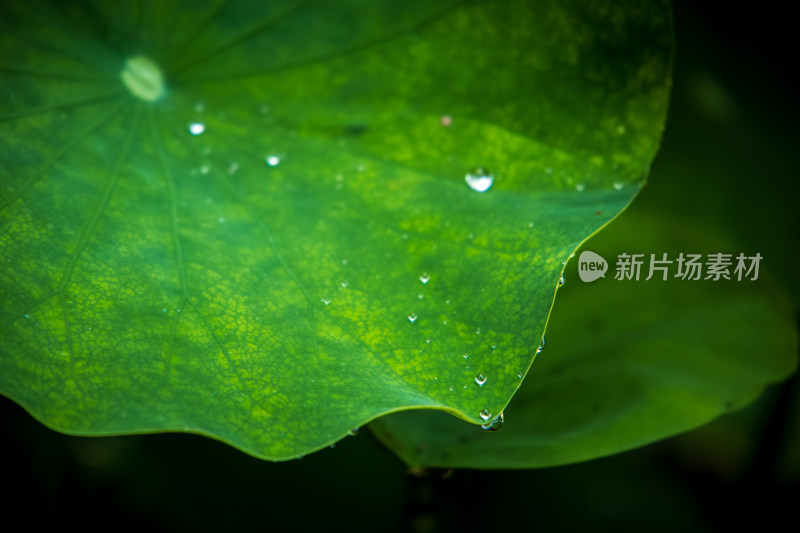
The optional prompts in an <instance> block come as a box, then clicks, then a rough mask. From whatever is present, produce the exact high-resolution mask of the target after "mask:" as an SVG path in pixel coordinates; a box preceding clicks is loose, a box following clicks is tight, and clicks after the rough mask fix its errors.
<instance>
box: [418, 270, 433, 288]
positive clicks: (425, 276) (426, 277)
mask: <svg viewBox="0 0 800 533" xmlns="http://www.w3.org/2000/svg"><path fill="white" fill-rule="evenodd" d="M430 280H431V277H430V276H429V275H428V273H427V272H426V273H424V274H422V275H421V276H420V277H419V281H420V283H422V284H423V285H425V284H426V283H428V282H429V281H430Z"/></svg>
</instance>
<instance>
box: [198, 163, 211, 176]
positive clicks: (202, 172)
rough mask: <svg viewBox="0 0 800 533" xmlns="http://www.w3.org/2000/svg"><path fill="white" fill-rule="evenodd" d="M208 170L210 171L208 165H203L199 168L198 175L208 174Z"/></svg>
mask: <svg viewBox="0 0 800 533" xmlns="http://www.w3.org/2000/svg"><path fill="white" fill-rule="evenodd" d="M210 170H211V169H210V168H208V165H203V166H202V167H200V174H208V172H209V171H210Z"/></svg>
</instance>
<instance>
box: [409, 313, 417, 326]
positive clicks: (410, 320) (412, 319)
mask: <svg viewBox="0 0 800 533" xmlns="http://www.w3.org/2000/svg"><path fill="white" fill-rule="evenodd" d="M408 321H409V322H411V323H412V324H413V323H414V322H416V321H417V314H416V313H411V314H410V315H408Z"/></svg>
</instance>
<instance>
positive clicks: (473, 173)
mask: <svg viewBox="0 0 800 533" xmlns="http://www.w3.org/2000/svg"><path fill="white" fill-rule="evenodd" d="M465 180H466V182H467V185H469V188H470V189H472V190H473V191H477V192H486V191H488V190H489V189H490V188H491V187H492V183H494V176H492V175H491V174H490V173H489V171H488V170H486V169H485V168H483V167H476V168H473V169H472V170H470V171H469V172H468V173H467V175H466V176H465Z"/></svg>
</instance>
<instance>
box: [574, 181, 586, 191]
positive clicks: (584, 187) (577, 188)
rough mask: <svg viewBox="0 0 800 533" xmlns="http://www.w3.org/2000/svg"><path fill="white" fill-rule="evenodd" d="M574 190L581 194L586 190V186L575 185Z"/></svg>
mask: <svg viewBox="0 0 800 533" xmlns="http://www.w3.org/2000/svg"><path fill="white" fill-rule="evenodd" d="M575 190H576V191H578V192H583V191H584V190H586V184H584V183H578V184H577V185H575Z"/></svg>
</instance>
